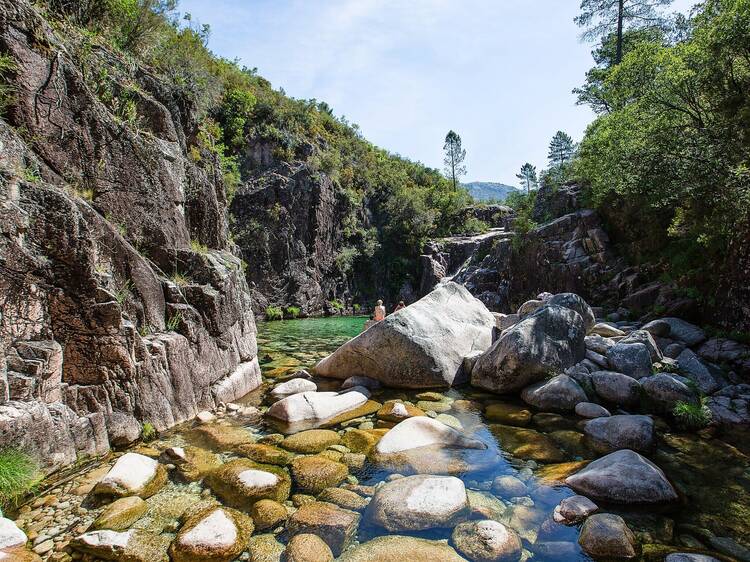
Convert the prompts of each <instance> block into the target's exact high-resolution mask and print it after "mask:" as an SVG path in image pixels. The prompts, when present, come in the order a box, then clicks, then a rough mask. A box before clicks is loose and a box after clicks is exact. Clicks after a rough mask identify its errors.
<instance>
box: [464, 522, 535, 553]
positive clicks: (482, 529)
mask: <svg viewBox="0 0 750 562" xmlns="http://www.w3.org/2000/svg"><path fill="white" fill-rule="evenodd" d="M451 541H452V542H453V544H454V545H455V547H456V550H457V551H458V552H459V553H461V554H463V555H464V556H466V557H467V558H468V559H469V560H472V561H474V562H498V561H505V562H518V560H520V559H521V549H522V544H521V539H520V537H519V536H518V534H517V533H516V532H515V531H514V530H513V529H510V528H509V527H506V526H505V525H503V524H502V523H500V522H499V521H493V520H491V519H485V520H481V521H465V522H464V523H460V524H459V525H458V526H456V528H455V529H453V533H452V534H451Z"/></svg>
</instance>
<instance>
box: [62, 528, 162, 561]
mask: <svg viewBox="0 0 750 562" xmlns="http://www.w3.org/2000/svg"><path fill="white" fill-rule="evenodd" d="M170 540H171V539H170V538H169V536H167V535H155V534H153V533H149V532H147V531H142V530H135V529H130V530H129V531H122V532H118V531H110V530H100V531H89V532H87V533H84V534H82V535H80V536H78V537H76V538H75V539H73V540H72V541H71V542H70V546H71V548H73V550H77V551H79V552H82V553H85V554H89V555H92V556H94V557H96V559H101V560H112V561H117V562H119V561H121V560H127V562H169V555H168V554H167V550H168V548H169V543H170Z"/></svg>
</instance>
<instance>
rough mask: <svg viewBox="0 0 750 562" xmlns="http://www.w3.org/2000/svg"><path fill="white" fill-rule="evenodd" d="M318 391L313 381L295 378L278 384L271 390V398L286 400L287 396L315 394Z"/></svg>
mask: <svg viewBox="0 0 750 562" xmlns="http://www.w3.org/2000/svg"><path fill="white" fill-rule="evenodd" d="M316 390H318V385H316V384H315V383H314V382H312V381H311V380H307V379H305V378H295V379H292V380H288V381H286V382H282V383H280V384H277V385H276V386H274V387H273V390H271V392H270V394H271V398H273V399H276V400H281V399H282V398H286V397H287V396H291V395H292V394H299V393H300V392H315V391H316Z"/></svg>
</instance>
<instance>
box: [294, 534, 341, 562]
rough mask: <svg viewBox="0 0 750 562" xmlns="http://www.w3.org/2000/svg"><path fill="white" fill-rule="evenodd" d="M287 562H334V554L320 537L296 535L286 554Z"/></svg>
mask: <svg viewBox="0 0 750 562" xmlns="http://www.w3.org/2000/svg"><path fill="white" fill-rule="evenodd" d="M284 555H285V557H286V558H285V562H333V553H332V552H331V549H330V548H329V547H328V545H327V544H326V543H325V542H324V541H323V539H321V538H320V537H319V536H318V535H313V534H309V533H304V534H300V535H294V536H293V537H292V538H291V540H290V541H289V544H288V545H287V547H286V551H285V552H284Z"/></svg>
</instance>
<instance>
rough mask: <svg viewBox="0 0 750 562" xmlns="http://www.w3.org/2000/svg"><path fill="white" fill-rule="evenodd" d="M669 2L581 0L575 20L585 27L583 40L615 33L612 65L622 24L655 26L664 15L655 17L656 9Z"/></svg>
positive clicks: (617, 60) (619, 55)
mask: <svg viewBox="0 0 750 562" xmlns="http://www.w3.org/2000/svg"><path fill="white" fill-rule="evenodd" d="M671 3H672V0H581V15H579V16H578V17H576V18H575V22H576V23H577V24H578V25H579V26H581V27H584V28H586V29H585V30H584V32H583V34H582V37H583V39H585V40H586V41H592V40H595V39H598V38H600V37H605V36H607V35H609V34H612V33H614V34H616V37H617V39H616V53H615V64H620V63H621V62H622V50H623V49H622V46H623V33H624V31H625V26H626V25H628V26H629V27H630V28H631V29H638V28H644V27H659V26H661V25H663V23H664V18H662V17H661V16H659V13H658V10H657V8H658V7H660V6H668V5H669V4H671Z"/></svg>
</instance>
